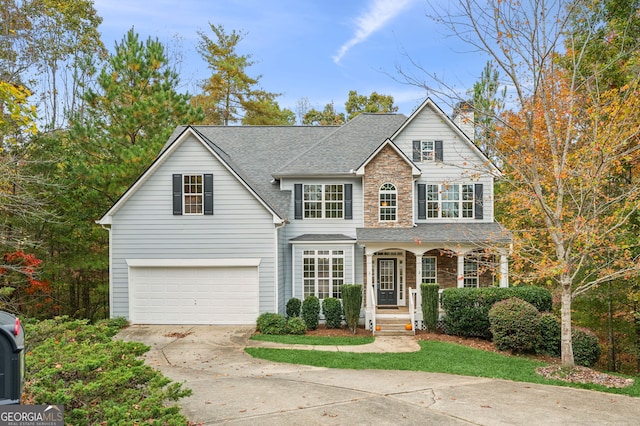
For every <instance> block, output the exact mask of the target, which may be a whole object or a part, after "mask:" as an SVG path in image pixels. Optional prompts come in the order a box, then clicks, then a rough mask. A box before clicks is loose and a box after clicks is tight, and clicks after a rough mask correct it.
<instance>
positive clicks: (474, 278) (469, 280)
mask: <svg viewBox="0 0 640 426" xmlns="http://www.w3.org/2000/svg"><path fill="white" fill-rule="evenodd" d="M464 287H478V261H477V260H476V259H467V258H465V259H464Z"/></svg>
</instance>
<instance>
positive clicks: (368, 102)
mask: <svg viewBox="0 0 640 426" xmlns="http://www.w3.org/2000/svg"><path fill="white" fill-rule="evenodd" d="M345 109H346V111H347V120H351V119H352V118H353V117H355V116H356V115H358V114H360V113H362V112H374V113H375V112H379V113H384V112H398V107H397V106H395V105H393V96H391V95H380V94H378V93H377V92H371V95H369V96H365V95H358V92H356V91H355V90H350V91H349V98H348V99H347V102H346V103H345Z"/></svg>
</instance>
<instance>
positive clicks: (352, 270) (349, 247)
mask: <svg viewBox="0 0 640 426" xmlns="http://www.w3.org/2000/svg"><path fill="white" fill-rule="evenodd" d="M305 250H343V251H344V284H361V283H362V282H361V281H360V282H354V279H353V277H354V276H355V277H356V279H357V277H358V274H357V273H356V272H357V269H358V265H360V274H362V251H361V250H356V253H354V250H355V244H337V243H333V244H320V243H318V244H311V243H305V244H294V245H293V246H292V252H293V259H294V265H295V267H294V270H293V296H294V297H297V298H298V299H300V300H304V288H303V277H302V272H303V271H302V266H303V263H302V254H303V251H305ZM357 252H360V253H359V257H357V256H356V257H355V258H354V254H355V255H358V253H357ZM354 260H355V262H356V264H354ZM360 276H361V275H360Z"/></svg>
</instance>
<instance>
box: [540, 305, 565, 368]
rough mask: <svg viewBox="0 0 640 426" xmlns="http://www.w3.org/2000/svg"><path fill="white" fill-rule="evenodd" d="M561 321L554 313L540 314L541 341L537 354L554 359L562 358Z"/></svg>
mask: <svg viewBox="0 0 640 426" xmlns="http://www.w3.org/2000/svg"><path fill="white" fill-rule="evenodd" d="M560 333H561V330H560V320H559V319H558V317H557V316H555V315H554V314H552V313H548V312H545V313H542V314H540V340H539V341H538V347H537V348H536V352H537V353H539V354H543V355H548V356H552V357H556V358H557V357H559V356H560Z"/></svg>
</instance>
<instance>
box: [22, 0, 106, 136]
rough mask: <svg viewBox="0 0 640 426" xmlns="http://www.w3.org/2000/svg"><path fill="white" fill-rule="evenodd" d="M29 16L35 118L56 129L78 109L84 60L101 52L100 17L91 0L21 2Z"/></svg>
mask: <svg viewBox="0 0 640 426" xmlns="http://www.w3.org/2000/svg"><path fill="white" fill-rule="evenodd" d="M23 10H24V13H25V14H26V15H27V16H28V17H29V18H28V19H29V32H28V37H27V50H26V52H24V54H26V55H30V57H31V59H32V61H33V63H34V64H35V66H36V67H35V70H36V74H35V75H34V76H33V77H40V83H39V84H38V89H39V90H38V93H37V94H38V95H39V96H40V100H41V106H42V108H41V112H40V116H41V118H42V119H43V120H44V121H45V124H46V126H47V128H48V129H49V130H57V129H58V127H60V126H61V125H62V124H63V123H64V124H66V123H65V122H64V121H63V118H64V117H69V115H70V114H73V113H74V112H75V111H76V109H77V108H79V104H78V101H79V98H80V97H81V96H82V89H83V85H84V84H86V83H87V81H86V79H85V77H87V76H88V74H87V73H85V72H82V70H84V71H86V68H83V66H84V64H85V63H86V62H87V61H88V60H90V59H91V58H95V57H97V58H101V57H103V56H105V55H106V51H105V48H104V45H103V44H102V41H101V39H100V32H99V31H98V26H99V25H100V24H101V23H102V18H101V17H99V16H98V15H97V13H96V10H95V8H94V6H93V1H91V0H26V1H25V2H24V5H23Z"/></svg>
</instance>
